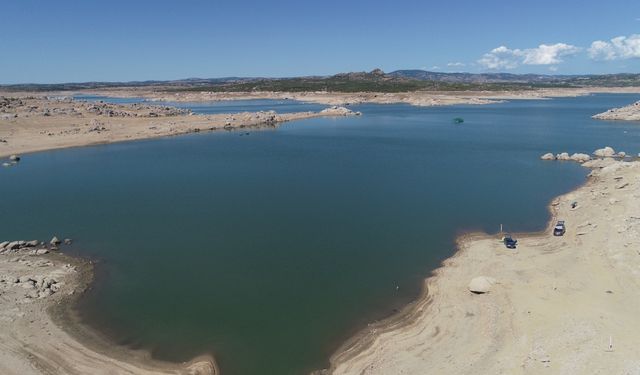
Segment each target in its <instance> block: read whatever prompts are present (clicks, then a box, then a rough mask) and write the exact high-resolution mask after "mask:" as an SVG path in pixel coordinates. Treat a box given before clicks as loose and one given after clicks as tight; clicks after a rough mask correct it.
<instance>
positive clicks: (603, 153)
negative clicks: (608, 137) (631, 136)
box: [593, 146, 616, 158]
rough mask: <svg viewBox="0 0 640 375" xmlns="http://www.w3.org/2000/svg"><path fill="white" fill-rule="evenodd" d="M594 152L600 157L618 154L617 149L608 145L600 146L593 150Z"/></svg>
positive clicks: (610, 156)
mask: <svg viewBox="0 0 640 375" xmlns="http://www.w3.org/2000/svg"><path fill="white" fill-rule="evenodd" d="M593 154H594V155H595V156H597V157H599V158H612V157H614V156H615V155H616V151H615V150H614V149H613V148H611V147H609V146H607V147H605V148H599V149H597V150H595V151H594V152H593Z"/></svg>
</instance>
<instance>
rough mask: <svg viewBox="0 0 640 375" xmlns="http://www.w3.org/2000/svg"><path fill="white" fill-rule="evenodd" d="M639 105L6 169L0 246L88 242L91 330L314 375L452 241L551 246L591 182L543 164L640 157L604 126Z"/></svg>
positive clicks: (369, 128)
mask: <svg viewBox="0 0 640 375" xmlns="http://www.w3.org/2000/svg"><path fill="white" fill-rule="evenodd" d="M638 99H639V98H638V96H637V95H597V96H590V97H582V98H566V99H556V100H546V101H515V102H510V103H503V104H495V105H488V106H454V107H440V108H419V107H411V106H407V105H361V106H354V108H353V109H355V110H359V111H362V112H363V116H361V117H349V118H318V119H312V120H305V121H299V122H292V123H287V124H284V125H283V126H281V127H279V128H278V129H276V130H265V131H253V132H251V133H250V135H249V136H240V135H241V134H243V133H236V132H220V133H207V134H204V133H200V134H197V135H187V136H180V137H172V138H164V139H154V140H147V141H136V142H127V143H120V144H113V145H105V146H95V147H84V148H77V149H66V150H59V151H51V152H41V153H37V154H32V155H26V156H25V157H24V158H23V161H21V162H20V165H19V167H15V168H7V169H3V170H0V180H1V181H2V183H1V184H0V194H2V196H3V197H5V199H3V200H2V205H1V207H2V212H3V213H5V214H4V215H2V217H3V219H2V225H0V239H22V238H25V239H30V238H41V239H45V238H49V237H51V236H52V235H53V234H57V235H58V236H59V237H71V238H74V239H75V242H74V245H73V247H72V251H74V252H76V253H78V254H81V255H85V256H90V257H93V258H95V259H97V260H98V261H99V263H98V268H97V270H98V280H97V283H96V286H95V288H94V289H93V290H92V291H91V292H90V293H89V294H88V295H87V296H86V298H85V299H84V301H83V303H82V305H81V306H80V312H81V314H82V316H83V318H84V319H85V320H86V321H87V322H89V323H90V324H92V325H94V326H96V327H97V328H99V329H101V330H103V331H104V332H105V333H108V334H110V335H112V336H113V337H114V338H115V339H116V340H117V341H118V342H119V343H122V344H126V345H130V346H132V347H136V348H148V349H150V350H151V351H152V352H153V354H154V355H155V356H157V357H159V358H164V359H170V360H176V361H180V360H186V359H189V358H191V357H193V356H195V355H198V354H201V353H205V352H210V353H213V354H214V355H215V356H216V358H217V360H218V361H219V363H220V365H221V367H222V371H223V373H224V374H239V375H242V374H285V375H286V374H304V373H306V372H308V371H309V370H312V369H317V368H322V367H323V366H326V364H327V358H328V357H329V355H330V354H331V353H332V352H333V351H334V350H335V349H336V348H337V347H338V346H339V345H340V344H341V342H343V340H345V339H346V338H347V337H348V336H349V335H351V334H353V333H354V332H356V331H357V330H358V329H359V328H361V327H363V326H364V325H365V324H366V323H367V322H369V321H372V320H375V319H379V318H382V317H384V316H387V315H388V314H391V313H393V312H394V311H395V309H397V308H399V307H400V306H402V305H404V304H406V303H407V302H409V301H410V300H411V299H413V298H415V297H416V295H417V293H418V291H419V286H420V285H421V281H422V280H423V278H424V277H425V276H427V275H428V274H429V272H430V271H431V270H433V269H434V268H435V267H437V266H438V264H439V262H441V261H442V260H443V259H445V258H446V257H448V256H450V255H451V254H452V253H453V251H454V243H453V241H454V238H455V236H456V235H457V234H459V233H461V232H463V231H466V230H485V231H489V232H496V231H497V230H498V228H499V225H500V223H503V224H505V227H506V228H507V229H508V230H510V231H530V230H540V229H543V228H544V226H545V224H546V220H547V217H548V214H547V211H546V205H547V204H548V202H549V201H550V200H551V199H552V198H553V197H554V196H556V195H558V194H561V193H564V192H566V191H568V190H570V189H573V188H574V187H576V186H577V185H579V184H581V183H583V182H584V178H585V175H586V173H587V171H586V170H584V169H582V168H581V167H579V166H578V165H577V164H573V163H561V162H543V161H541V160H539V157H540V155H541V154H543V153H545V152H548V151H552V152H560V151H568V152H577V151H588V152H590V151H592V150H594V149H595V148H598V147H602V146H604V145H610V146H613V147H614V148H616V149H620V150H624V151H627V152H628V153H637V152H640V147H639V146H640V123H637V122H636V123H622V122H604V121H595V120H592V119H590V115H592V114H594V113H597V112H601V111H603V110H605V109H608V108H610V107H614V106H620V105H624V104H628V103H631V102H633V101H635V100H638ZM266 105H267V106H268V105H269V103H267V104H266ZM455 117H463V118H464V119H465V122H464V123H463V124H461V125H454V124H453V123H452V119H453V118H455ZM6 213H10V215H7V214H6ZM505 251H506V250H505ZM520 251H534V250H527V249H524V248H522V249H520Z"/></svg>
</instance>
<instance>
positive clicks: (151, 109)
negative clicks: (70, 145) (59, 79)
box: [0, 96, 192, 119]
mask: <svg viewBox="0 0 640 375" xmlns="http://www.w3.org/2000/svg"><path fill="white" fill-rule="evenodd" d="M86 113H91V114H95V115H99V116H105V117H169V116H179V115H188V114H191V113H192V112H191V110H188V109H182V108H175V107H169V106H156V105H144V104H138V103H135V104H111V103H105V102H102V101H100V102H83V101H76V100H73V99H72V98H69V97H40V98H38V97H23V98H11V97H3V96H0V119H13V118H16V117H18V116H19V115H20V116H24V117H30V116H33V115H36V116H38V115H40V116H45V117H49V116H59V115H64V116H75V117H82V116H83V115H84V114H86Z"/></svg>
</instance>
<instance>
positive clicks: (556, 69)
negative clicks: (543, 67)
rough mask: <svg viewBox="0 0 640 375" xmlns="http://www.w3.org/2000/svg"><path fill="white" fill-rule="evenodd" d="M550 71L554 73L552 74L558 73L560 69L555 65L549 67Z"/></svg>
mask: <svg viewBox="0 0 640 375" xmlns="http://www.w3.org/2000/svg"><path fill="white" fill-rule="evenodd" d="M549 70H550V71H552V72H557V71H558V67H557V66H555V65H552V66H550V67H549Z"/></svg>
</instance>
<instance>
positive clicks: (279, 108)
mask: <svg viewBox="0 0 640 375" xmlns="http://www.w3.org/2000/svg"><path fill="white" fill-rule="evenodd" d="M74 98H75V99H77V100H85V101H103V102H105V103H114V104H132V103H144V104H148V105H170V106H174V107H179V108H188V109H190V110H192V111H193V112H194V113H198V114H203V115H211V114H217V113H238V112H258V111H271V110H273V111H276V112H278V113H286V112H306V111H321V110H323V109H325V108H327V107H329V106H328V105H324V104H315V103H305V102H300V101H296V100H290V99H284V100H272V99H252V100H228V101H224V100H223V101H217V102H204V103H202V102H179V103H175V102H157V101H145V100H144V99H143V98H113V97H108V96H99V95H76V96H75V97H74Z"/></svg>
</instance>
